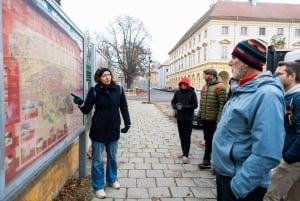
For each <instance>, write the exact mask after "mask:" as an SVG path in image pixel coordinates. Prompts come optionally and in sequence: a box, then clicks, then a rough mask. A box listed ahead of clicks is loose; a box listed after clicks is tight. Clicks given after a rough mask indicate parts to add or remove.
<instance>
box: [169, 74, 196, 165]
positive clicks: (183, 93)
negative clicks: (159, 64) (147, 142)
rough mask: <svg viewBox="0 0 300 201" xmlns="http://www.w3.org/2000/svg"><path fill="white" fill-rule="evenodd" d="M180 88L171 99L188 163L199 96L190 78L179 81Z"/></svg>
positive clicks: (184, 155)
mask: <svg viewBox="0 0 300 201" xmlns="http://www.w3.org/2000/svg"><path fill="white" fill-rule="evenodd" d="M178 85H179V90H178V91H176V92H175V94H174V96H173V99H172V101H171V105H172V108H173V109H174V110H176V111H177V117H176V118H177V126H178V132H179V138H180V143H181V149H182V155H181V156H180V157H182V161H183V163H184V164H186V163H188V157H189V152H190V146H191V134H192V128H193V125H192V120H193V114H194V109H196V108H197V107H198V102H197V96H196V93H195V91H194V88H193V87H191V86H190V80H189V79H188V78H187V77H184V78H182V79H181V80H180V82H179V84H178Z"/></svg>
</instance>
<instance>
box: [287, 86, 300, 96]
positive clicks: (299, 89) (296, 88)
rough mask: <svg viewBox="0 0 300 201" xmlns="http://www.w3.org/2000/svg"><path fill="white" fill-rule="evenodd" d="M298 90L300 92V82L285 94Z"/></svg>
mask: <svg viewBox="0 0 300 201" xmlns="http://www.w3.org/2000/svg"><path fill="white" fill-rule="evenodd" d="M297 92H300V84H296V85H295V86H293V87H292V88H291V89H290V90H288V91H287V92H286V94H285V95H290V94H294V93H297Z"/></svg>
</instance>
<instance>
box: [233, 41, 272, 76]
mask: <svg viewBox="0 0 300 201" xmlns="http://www.w3.org/2000/svg"><path fill="white" fill-rule="evenodd" d="M231 55H232V56H236V57H237V58H239V59H240V60H241V61H242V62H244V63H245V64H247V65H248V66H249V67H251V68H255V69H256V70H259V71H262V70H263V66H264V64H265V63H266V57H267V54H266V46H265V45H264V44H262V43H261V42H259V41H258V40H256V39H248V40H244V41H241V42H239V43H238V44H237V45H236V46H235V48H234V49H233V51H232V53H231Z"/></svg>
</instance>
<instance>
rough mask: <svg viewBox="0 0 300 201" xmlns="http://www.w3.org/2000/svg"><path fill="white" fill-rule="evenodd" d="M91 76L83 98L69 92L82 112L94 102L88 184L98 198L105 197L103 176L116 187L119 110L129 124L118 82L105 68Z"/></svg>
mask: <svg viewBox="0 0 300 201" xmlns="http://www.w3.org/2000/svg"><path fill="white" fill-rule="evenodd" d="M94 80H95V82H96V83H97V84H96V86H95V87H93V88H91V89H90V90H89V92H88V94H87V97H86V99H85V101H83V99H81V98H80V97H78V96H76V95H74V94H72V96H73V97H74V100H73V101H74V103H75V104H78V107H79V109H80V110H81V112H82V113H83V114H88V113H89V112H91V111H92V109H93V108H94V106H95V112H94V115H93V117H92V125H91V128H90V133H89V136H90V138H91V140H92V169H91V172H92V185H93V188H94V190H95V194H96V196H97V197H98V198H105V197H106V193H105V191H104V186H105V180H106V182H107V184H108V185H109V186H111V187H112V188H114V189H119V188H120V183H119V182H118V174H117V173H118V170H117V168H118V163H117V150H118V143H119V138H120V124H121V118H120V111H121V114H122V117H123V120H124V125H125V127H124V128H122V129H121V132H122V133H127V131H128V130H129V128H130V125H131V123H130V117H129V111H128V105H127V100H126V97H125V93H124V91H123V89H122V87H121V86H119V85H117V84H116V81H115V80H114V77H113V74H112V72H111V70H110V69H109V68H99V69H97V70H96V72H95V75H94ZM104 148H105V150H106V153H107V164H106V173H105V171H104V161H103V155H102V153H103V150H104Z"/></svg>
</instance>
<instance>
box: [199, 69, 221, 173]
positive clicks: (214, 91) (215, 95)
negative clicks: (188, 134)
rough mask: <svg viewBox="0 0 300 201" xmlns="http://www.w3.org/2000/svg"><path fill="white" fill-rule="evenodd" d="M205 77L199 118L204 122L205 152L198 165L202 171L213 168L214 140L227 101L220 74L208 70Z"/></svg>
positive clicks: (204, 72)
mask: <svg viewBox="0 0 300 201" xmlns="http://www.w3.org/2000/svg"><path fill="white" fill-rule="evenodd" d="M203 77H204V79H205V81H206V85H204V86H203V88H202V91H201V97H200V110H199V112H198V117H199V118H200V119H201V120H202V125H203V133H204V140H205V152H204V156H203V161H202V163H200V164H199V165H198V166H199V168H200V169H206V168H210V167H211V162H210V160H211V152H212V139H213V135H214V132H215V130H216V128H217V122H218V121H219V120H220V118H221V114H222V110H223V106H224V102H225V100H226V87H225V86H224V84H223V83H222V80H221V78H219V77H218V72H217V71H216V70H215V69H207V70H204V71H203Z"/></svg>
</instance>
